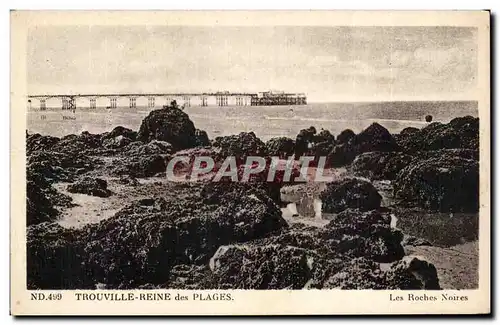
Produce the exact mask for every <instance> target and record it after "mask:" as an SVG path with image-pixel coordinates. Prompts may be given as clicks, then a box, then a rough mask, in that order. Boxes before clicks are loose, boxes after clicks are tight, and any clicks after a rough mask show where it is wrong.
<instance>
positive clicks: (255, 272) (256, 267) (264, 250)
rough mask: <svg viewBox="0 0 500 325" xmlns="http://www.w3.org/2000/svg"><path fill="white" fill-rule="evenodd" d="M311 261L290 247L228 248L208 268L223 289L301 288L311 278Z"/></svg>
mask: <svg viewBox="0 0 500 325" xmlns="http://www.w3.org/2000/svg"><path fill="white" fill-rule="evenodd" d="M314 255H315V254H314ZM310 259H311V257H309V256H308V254H307V251H306V250H304V249H301V248H297V247H292V246H286V245H264V246H254V245H245V246H241V245H228V246H221V247H220V248H219V249H218V250H217V252H216V253H215V254H214V256H213V257H212V258H211V259H210V264H209V265H210V269H211V270H212V272H213V273H214V274H215V276H216V277H217V279H218V283H219V286H220V287H221V288H223V289H270V290H272V289H302V288H304V286H305V285H306V283H307V281H308V280H309V278H310V277H311V275H310V272H311V269H312V265H310V263H311V262H310Z"/></svg>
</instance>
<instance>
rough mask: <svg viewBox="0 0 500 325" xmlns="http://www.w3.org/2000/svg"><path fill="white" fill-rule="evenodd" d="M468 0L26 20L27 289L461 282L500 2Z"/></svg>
mask: <svg viewBox="0 0 500 325" xmlns="http://www.w3.org/2000/svg"><path fill="white" fill-rule="evenodd" d="M469 13H471V23H470V24H468V23H467V20H465V21H463V22H461V23H456V24H446V23H443V24H442V25H433V24H430V25H429V24H425V23H423V24H421V25H419V24H418V21H417V23H416V24H415V22H416V21H412V23H408V24H407V25H406V24H404V15H403V14H401V15H402V17H401V18H402V19H401V20H402V21H403V23H397V24H392V23H391V20H389V19H388V20H387V23H385V24H384V23H381V22H383V20H380V19H379V20H378V23H374V24H368V25H367V24H355V23H351V24H348V23H344V24H337V23H333V25H332V22H330V23H325V24H321V23H319V24H307V23H304V22H302V23H296V24H294V23H293V19H288V20H287V23H286V24H285V23H277V24H272V23H271V24H268V23H263V24H259V23H258V21H259V20H258V19H255V20H252V22H253V23H252V24H249V23H242V24H241V25H238V24H233V23H227V24H224V23H222V24H218V23H213V24H207V23H202V24H197V21H196V20H191V22H190V23H189V24H184V23H176V20H175V19H173V20H172V21H171V22H170V23H164V24H160V23H152V24H141V23H134V24H123V23H119V22H117V23H116V24H114V23H100V20H97V19H96V20H93V21H92V23H87V24H84V23H81V24H80V23H78V24H76V23H70V24H63V23H62V24H52V23H46V22H45V23H43V24H28V25H27V26H24V29H23V30H24V31H25V39H24V44H23V45H22V48H23V50H24V51H25V52H24V56H22V57H21V58H19V61H23V63H22V64H23V67H24V69H23V71H25V76H24V74H23V76H22V78H24V79H23V80H24V86H23V88H22V89H23V90H24V91H22V92H19V94H21V95H19V100H17V101H15V103H17V104H21V105H23V107H15V109H20V110H24V112H25V113H24V114H23V115H22V116H24V121H23V123H25V124H24V125H25V128H23V130H24V131H23V132H24V134H22V135H19V141H21V142H22V143H21V145H22V146H25V155H24V153H23V156H24V158H22V157H19V160H20V161H25V165H22V168H23V169H24V171H23V173H25V174H24V175H25V176H24V177H25V178H24V179H25V182H24V184H20V185H19V187H25V196H23V199H22V200H24V202H25V203H24V204H25V207H26V208H25V210H22V211H24V212H23V216H19V218H22V219H23V220H22V221H23V224H22V225H21V224H19V226H20V227H22V228H23V234H24V235H23V236H24V238H25V242H23V244H22V246H23V248H22V249H21V250H20V251H19V254H22V255H23V256H22V257H21V259H22V260H23V265H24V266H23V267H22V268H23V272H25V273H23V279H22V283H24V288H23V290H27V292H37V294H38V296H37V294H35V295H33V294H32V296H31V300H37V299H38V300H43V299H47V296H46V294H45V296H40V294H43V292H49V291H47V290H52V291H50V292H52V293H54V297H53V299H54V300H58V299H62V297H63V295H62V294H61V296H60V297H59V296H57V295H58V292H65V291H58V290H82V291H81V293H76V294H75V296H74V297H75V298H74V300H91V301H94V302H96V301H101V300H113V299H114V300H127V299H119V298H118V297H119V296H118V293H119V292H122V291H123V292H125V290H126V292H133V294H132V295H133V297H135V300H151V299H153V298H151V299H149V298H148V299H146V298H145V297H155V298H154V299H153V300H163V299H165V300H169V298H166V297H167V295H168V292H171V291H169V290H183V291H184V290H188V291H189V292H192V293H190V294H189V299H190V300H191V301H197V300H198V301H224V300H227V301H232V300H234V299H235V298H234V297H235V296H234V293H232V290H235V289H244V290H249V291H255V292H267V291H286V292H289V291H293V292H299V293H300V292H305V291H309V292H316V291H318V290H319V291H322V292H323V291H324V292H337V294H339V295H340V294H341V293H339V292H348V291H352V290H360V291H362V290H369V291H370V292H372V291H380V290H394V291H393V293H392V294H390V295H389V294H387V297H388V298H387V300H390V301H393V300H399V298H398V296H401V300H405V301H409V302H412V301H419V300H420V301H422V300H426V301H427V300H430V301H434V300H439V301H446V300H450V301H454V300H467V299H468V298H467V296H466V295H464V294H461V293H460V292H461V291H457V290H476V291H477V290H478V289H479V288H480V277H482V275H480V272H479V271H480V253H483V252H482V251H481V249H482V248H481V249H480V247H482V246H481V245H480V242H482V240H483V239H482V236H489V235H488V234H486V233H484V232H480V222H483V220H487V221H484V222H488V224H489V210H488V211H486V212H484V210H481V211H483V212H481V211H480V209H489V201H483V199H485V198H486V197H489V196H488V195H489V165H484V160H483V159H484V158H485V157H489V153H487V156H485V154H486V153H484V152H483V151H488V150H489V145H487V146H486V147H485V146H484V143H485V142H484V141H488V142H486V143H489V139H487V140H485V137H489V125H490V121H489V92H488V91H489V89H482V88H481V86H482V85H484V82H483V81H482V78H483V79H485V78H488V80H489V74H488V75H486V76H485V75H484V72H479V71H480V66H481V65H482V64H489V61H488V60H489V56H488V53H485V52H484V49H485V47H484V45H482V44H481V42H484V39H485V38H484V35H485V34H484V33H488V34H486V35H487V36H486V39H487V41H488V42H489V15H488V14H487V13H486V12H485V13H484V14H483V15H481V12H475V15H474V13H473V12H469ZM38 14H39V15H41V14H42V13H38ZM96 14H97V12H96ZM108 14H109V13H108ZM163 14H164V16H165V17H167V18H168V17H169V13H168V12H163ZM240 14H243V13H241V12H240ZM296 14H298V13H296ZM303 14H304V15H305V17H306V18H307V17H313V16H312V14H310V15H309V16H307V15H306V13H303ZM325 14H326V13H325ZM337 14H338V13H337ZM352 14H353V13H352ZM382 14H383V13H378V17H381V16H382ZM386 14H387V15H389V13H386ZM60 15H61V17H64V14H63V13H60ZM68 15H69V14H68ZM129 15H131V14H130V13H129ZM177 15H179V13H177ZM186 15H187V17H186V18H188V19H186V20H190V19H189V15H188V14H187V13H186ZM231 15H234V16H235V17H236V16H237V15H236V13H233V14H232V13H229V12H226V15H225V16H224V15H222V18H224V17H227V16H229V17H231ZM278 16H279V15H278ZM374 16H377V15H375V14H374ZM68 17H69V16H68ZM132 17H133V16H132ZM256 17H258V15H256V16H254V18H256ZM283 17H285V15H283ZM294 17H295V16H294ZM339 17H340V16H339ZM353 17H355V16H354V14H353ZM391 17H392V16H391ZM412 17H414V16H412ZM465 17H467V16H465ZM290 18H292V17H290ZM472 18H474V19H472ZM351 20H353V19H351ZM401 20H400V22H401ZM222 21H223V19H222ZM264 21H268V20H266V19H264ZM281 21H282V20H278V22H281ZM340 21H342V20H340ZM345 21H348V19H346V20H344V22H345ZM357 21H359V20H357ZM394 21H396V20H394ZM478 21H479V22H480V24H482V25H481V26H485V27H486V29H484V28H482V29H481V27H478ZM306 22H307V20H306ZM488 52H489V48H488ZM488 69H489V68H488ZM16 95H17V94H16ZM485 100H486V101H485ZM483 118H484V119H483ZM21 138H22V139H21ZM488 159H489V158H488ZM487 164H489V161H488V162H487ZM480 167H481V168H480ZM19 168H21V165H19ZM485 168H486V169H485ZM485 173H486V174H485ZM21 180H22V179H21ZM484 182H487V183H488V184H485V183H484ZM21 183H22V182H21ZM480 185H481V187H480ZM482 186H487V188H486V190H482V189H483V187H482ZM483 196H485V197H483ZM22 200H20V202H21V201H22ZM480 212H481V213H480ZM24 219H25V224H24ZM15 226H16V227H17V224H16V225H15ZM485 231H486V232H489V229H485ZM12 240H14V239H12ZM484 240H485V241H486V242H484V243H485V244H486V245H488V241H489V237H485V238H484ZM19 243H20V242H19ZM23 252H25V254H24V253H23ZM484 253H485V254H487V255H488V256H489V252H488V251H485V252H484ZM482 271H484V272H487V271H488V270H484V269H483V270H482ZM20 274H22V273H20ZM20 274H17V275H16V274H13V275H12V276H13V277H17V276H20ZM481 274H482V273H481ZM485 274H486V278H487V279H489V274H488V273H485ZM103 290H104V291H103ZM108 290H111V291H108ZM117 290H120V291H117ZM137 290H138V291H137ZM141 290H143V291H144V292H148V295H149V293H151V294H152V295H153V296H147V295H145V294H143V295H142V296H141V293H140V292H141ZM205 290H210V291H205ZM414 290H417V291H416V293H415V294H413V293H411V294H407V292H410V291H411V292H415V291H414ZM446 290H452V292H451V293H447V291H446ZM419 291H425V294H422V295H419V293H418V292H419ZM78 292H80V291H78ZM102 292H106V293H102ZM106 294H108V296H106ZM27 297H28V296H27ZM33 297H35V299H34V298H33ZM37 297H38V298H37ZM40 297H41V298H40ZM120 297H122V298H123V297H124V296H123V295H122V294H120ZM464 297H465V299H464ZM27 299H28V298H27ZM72 299H73V298H72ZM129 300H134V299H129ZM240 302H241V303H243V301H240ZM455 308H457V309H459V308H458V306H456V307H455ZM124 312H125V313H126V311H124ZM457 312H458V310H457Z"/></svg>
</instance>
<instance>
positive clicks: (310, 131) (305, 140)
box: [295, 126, 316, 159]
mask: <svg viewBox="0 0 500 325" xmlns="http://www.w3.org/2000/svg"><path fill="white" fill-rule="evenodd" d="M315 135H316V128H315V127H314V126H311V127H309V128H307V129H302V130H300V131H299V134H297V137H296V138H295V159H299V157H301V156H304V155H305V154H306V153H307V151H308V150H309V149H310V148H311V147H312V145H313V144H314V138H315Z"/></svg>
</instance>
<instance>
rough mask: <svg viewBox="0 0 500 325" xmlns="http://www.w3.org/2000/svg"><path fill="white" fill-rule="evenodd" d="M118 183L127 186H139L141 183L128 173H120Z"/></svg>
mask: <svg viewBox="0 0 500 325" xmlns="http://www.w3.org/2000/svg"><path fill="white" fill-rule="evenodd" d="M118 183H119V184H122V185H129V186H139V185H140V184H141V183H140V182H139V181H138V180H137V178H135V177H133V176H130V175H122V176H120V178H119V179H118Z"/></svg>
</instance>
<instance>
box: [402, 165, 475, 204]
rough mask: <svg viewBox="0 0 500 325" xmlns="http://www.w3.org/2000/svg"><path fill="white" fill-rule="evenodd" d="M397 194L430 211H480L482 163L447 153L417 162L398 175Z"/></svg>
mask: <svg viewBox="0 0 500 325" xmlns="http://www.w3.org/2000/svg"><path fill="white" fill-rule="evenodd" d="M394 194H395V197H396V198H399V199H402V200H404V201H405V203H406V204H410V203H413V204H417V205H420V206H422V207H424V208H426V209H430V210H439V211H442V212H450V211H453V212H458V211H471V212H474V211H478V210H479V164H478V162H477V161H474V160H470V159H464V158H460V157H446V156H445V157H440V158H430V159H425V160H418V161H415V162H413V163H412V164H410V165H409V166H407V167H406V168H404V169H403V170H402V171H401V172H400V173H399V174H398V177H397V178H396V180H395V181H394Z"/></svg>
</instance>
